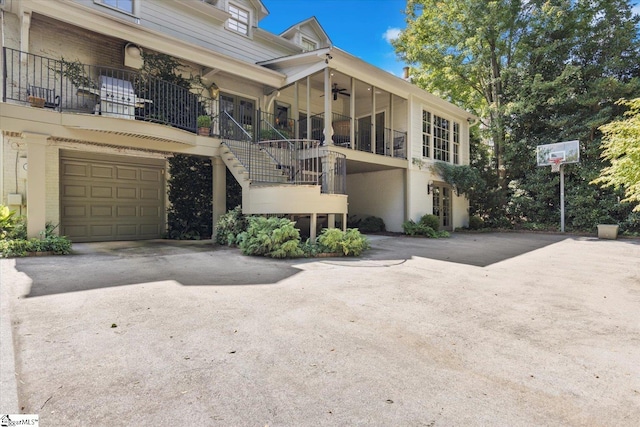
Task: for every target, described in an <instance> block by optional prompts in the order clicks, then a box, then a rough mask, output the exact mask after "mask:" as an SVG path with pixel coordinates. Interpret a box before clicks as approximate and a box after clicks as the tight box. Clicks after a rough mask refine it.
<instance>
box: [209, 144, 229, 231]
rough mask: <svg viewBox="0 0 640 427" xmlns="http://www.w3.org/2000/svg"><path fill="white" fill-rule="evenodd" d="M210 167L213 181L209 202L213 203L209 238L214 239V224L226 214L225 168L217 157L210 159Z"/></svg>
mask: <svg viewBox="0 0 640 427" xmlns="http://www.w3.org/2000/svg"><path fill="white" fill-rule="evenodd" d="M211 166H212V168H211V169H212V174H211V175H212V176H211V178H212V179H213V186H212V187H213V194H212V195H211V201H212V203H213V227H212V228H211V230H212V236H211V238H212V239H215V235H216V223H217V222H218V219H219V218H220V216H221V215H223V214H224V213H226V212H227V166H226V165H225V164H224V162H223V161H222V158H221V157H219V156H218V157H212V158H211Z"/></svg>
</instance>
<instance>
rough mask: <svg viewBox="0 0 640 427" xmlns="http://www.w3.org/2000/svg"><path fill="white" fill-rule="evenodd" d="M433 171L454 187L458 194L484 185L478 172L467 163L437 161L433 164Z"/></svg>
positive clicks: (469, 191) (466, 192) (467, 192)
mask: <svg viewBox="0 0 640 427" xmlns="http://www.w3.org/2000/svg"><path fill="white" fill-rule="evenodd" d="M433 171H434V172H435V173H437V174H438V175H440V176H441V177H442V180H443V181H444V182H446V183H447V184H449V185H451V186H453V187H455V188H456V189H457V190H458V194H470V193H471V192H472V191H474V190H476V189H478V188H479V187H482V186H483V185H484V181H483V180H482V177H481V175H480V172H479V171H478V170H477V169H476V168H474V167H472V166H469V165H453V164H451V163H445V162H439V161H438V162H435V163H434V164H433Z"/></svg>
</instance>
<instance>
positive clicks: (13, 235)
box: [0, 205, 71, 258]
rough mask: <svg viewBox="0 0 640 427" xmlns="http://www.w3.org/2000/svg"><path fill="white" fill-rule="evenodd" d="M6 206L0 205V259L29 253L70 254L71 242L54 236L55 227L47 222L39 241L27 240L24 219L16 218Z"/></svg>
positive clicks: (35, 239) (62, 237) (34, 239)
mask: <svg viewBox="0 0 640 427" xmlns="http://www.w3.org/2000/svg"><path fill="white" fill-rule="evenodd" d="M14 214H15V212H10V211H9V209H8V208H7V207H6V206H2V205H0V258H8V257H20V256H27V255H28V254H29V253H30V252H53V253H54V254H56V255H66V254H68V253H70V252H71V241H70V240H69V239H68V238H66V237H64V236H58V235H56V234H54V231H55V229H56V228H57V227H58V226H57V225H53V224H51V223H50V222H48V223H47V224H46V225H45V229H44V230H43V231H41V232H40V236H42V238H41V239H37V238H35V237H33V238H31V239H27V226H26V221H25V220H24V217H16V216H15V215H14Z"/></svg>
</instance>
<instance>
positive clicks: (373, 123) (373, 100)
mask: <svg viewBox="0 0 640 427" xmlns="http://www.w3.org/2000/svg"><path fill="white" fill-rule="evenodd" d="M371 152H372V153H374V154H375V152H376V88H375V86H373V85H371Z"/></svg>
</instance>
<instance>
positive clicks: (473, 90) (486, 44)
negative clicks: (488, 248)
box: [394, 0, 527, 187]
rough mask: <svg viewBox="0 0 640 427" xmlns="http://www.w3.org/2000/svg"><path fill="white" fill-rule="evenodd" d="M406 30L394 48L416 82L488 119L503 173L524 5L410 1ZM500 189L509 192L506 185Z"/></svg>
mask: <svg viewBox="0 0 640 427" xmlns="http://www.w3.org/2000/svg"><path fill="white" fill-rule="evenodd" d="M406 13H407V28H406V29H405V30H404V31H403V32H402V33H401V34H400V36H399V37H398V39H396V41H395V42H394V46H395V48H396V51H397V52H398V54H399V55H400V56H401V57H402V59H403V60H405V61H406V62H409V63H412V64H414V65H415V66H416V67H414V69H413V70H412V75H413V77H414V81H415V82H416V83H417V84H418V85H419V86H421V87H423V88H424V89H426V90H428V91H430V92H433V93H435V94H437V95H440V96H444V97H445V98H448V99H449V100H451V101H452V102H454V103H456V104H458V105H461V106H463V107H465V108H468V109H470V110H471V111H472V112H474V113H475V114H476V115H478V116H479V117H481V118H484V119H485V120H484V123H485V124H487V125H489V129H490V132H491V139H492V142H493V146H494V150H495V169H496V171H497V172H498V173H499V174H500V173H501V171H503V152H504V138H505V129H504V120H503V119H504V103H503V94H504V89H505V88H504V77H503V72H504V70H505V69H508V68H509V67H511V66H512V64H513V61H514V58H515V53H516V51H515V49H516V47H517V44H518V40H519V38H520V37H521V34H522V30H523V27H524V22H525V20H524V17H526V14H527V9H526V8H524V7H523V2H522V1H520V0H498V1H490V2H487V1H486V0H453V1H441V0H408V1H407V12H406ZM501 184H502V186H503V187H504V186H505V182H504V180H502V183H501Z"/></svg>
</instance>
